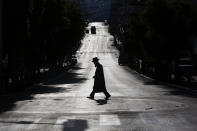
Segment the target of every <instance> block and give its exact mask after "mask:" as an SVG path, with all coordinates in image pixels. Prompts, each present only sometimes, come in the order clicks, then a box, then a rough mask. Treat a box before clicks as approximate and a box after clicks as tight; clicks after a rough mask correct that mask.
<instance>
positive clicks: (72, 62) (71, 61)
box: [70, 55, 77, 65]
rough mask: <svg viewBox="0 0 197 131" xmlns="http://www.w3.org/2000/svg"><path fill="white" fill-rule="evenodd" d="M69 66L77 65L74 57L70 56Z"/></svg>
mask: <svg viewBox="0 0 197 131" xmlns="http://www.w3.org/2000/svg"><path fill="white" fill-rule="evenodd" d="M70 63H71V65H75V64H77V57H76V56H75V55H72V56H71V60H70Z"/></svg>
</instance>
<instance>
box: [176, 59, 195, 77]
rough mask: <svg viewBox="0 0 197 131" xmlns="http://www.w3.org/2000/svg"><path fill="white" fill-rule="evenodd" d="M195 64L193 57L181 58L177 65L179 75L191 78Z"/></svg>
mask: <svg viewBox="0 0 197 131" xmlns="http://www.w3.org/2000/svg"><path fill="white" fill-rule="evenodd" d="M192 73H193V64H192V60H191V58H180V59H179V61H178V66H177V75H179V76H182V77H186V78H187V79H188V80H190V79H191V76H192Z"/></svg>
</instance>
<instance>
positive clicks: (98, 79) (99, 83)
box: [93, 63, 106, 92]
mask: <svg viewBox="0 0 197 131" xmlns="http://www.w3.org/2000/svg"><path fill="white" fill-rule="evenodd" d="M93 91H94V92H105V91H106V87H105V77H104V72H103V66H102V65H101V64H100V63H98V65H97V67H96V72H95V75H94V86H93Z"/></svg>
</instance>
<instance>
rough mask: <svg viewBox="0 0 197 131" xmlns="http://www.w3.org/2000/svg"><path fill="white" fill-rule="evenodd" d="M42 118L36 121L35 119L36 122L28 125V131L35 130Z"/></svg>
mask: <svg viewBox="0 0 197 131" xmlns="http://www.w3.org/2000/svg"><path fill="white" fill-rule="evenodd" d="M41 119H42V118H38V119H36V120H34V121H33V124H30V125H29V126H28V128H27V129H28V130H32V129H36V126H37V123H38V122H39V121H40V120H41Z"/></svg>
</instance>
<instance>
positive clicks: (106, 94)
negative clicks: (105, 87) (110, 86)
mask: <svg viewBox="0 0 197 131" xmlns="http://www.w3.org/2000/svg"><path fill="white" fill-rule="evenodd" d="M103 93H104V94H105V96H106V97H110V96H111V95H110V94H109V93H108V92H107V91H104V92H103Z"/></svg>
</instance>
